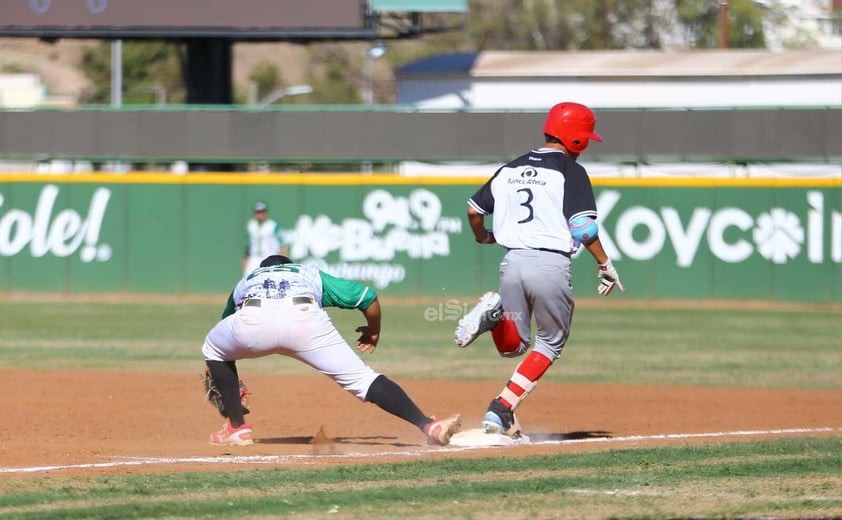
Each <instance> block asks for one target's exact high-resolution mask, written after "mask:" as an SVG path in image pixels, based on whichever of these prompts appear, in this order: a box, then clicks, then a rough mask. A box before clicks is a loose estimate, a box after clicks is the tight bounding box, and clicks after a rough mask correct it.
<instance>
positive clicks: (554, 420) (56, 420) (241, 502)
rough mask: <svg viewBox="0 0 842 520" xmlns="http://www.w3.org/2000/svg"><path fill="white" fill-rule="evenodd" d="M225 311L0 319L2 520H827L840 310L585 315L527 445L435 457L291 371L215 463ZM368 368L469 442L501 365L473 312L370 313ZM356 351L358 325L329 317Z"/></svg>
mask: <svg viewBox="0 0 842 520" xmlns="http://www.w3.org/2000/svg"><path fill="white" fill-rule="evenodd" d="M224 298H225V295H211V296H191V297H176V296H160V297H152V296H144V297H138V296H132V295H96V296H87V297H82V296H76V297H73V298H70V297H62V296H52V297H46V296H33V295H25V294H4V295H2V296H0V323H2V326H0V381H2V383H3V391H2V392H0V412H2V416H3V419H4V420H3V428H2V429H0V518H62V519H65V518H115V519H116V518H121V519H122V518H211V517H212V518H300V519H307V518H337V519H341V518H348V519H350V518H354V519H356V518H399V517H405V518H430V519H432V518H435V519H441V518H464V519H476V518H507V519H526V518H529V519H551V518H839V517H842V320H841V319H840V316H842V308H840V307H839V306H838V305H803V304H771V303H763V302H738V303H733V302H732V303H727V302H685V303H682V302H663V301H661V302H652V301H631V300H629V299H624V298H623V297H619V298H614V297H613V296H612V298H610V299H604V300H596V299H580V300H579V301H578V304H577V309H576V313H575V316H574V320H573V333H572V336H571V339H570V341H569V342H568V344H567V347H566V349H565V351H564V353H563V354H562V357H561V359H560V360H559V361H558V362H557V363H556V364H555V365H554V366H553V367H551V368H550V371H549V372H548V374H547V375H546V376H545V377H544V378H543V379H542V380H541V382H540V384H539V385H538V387H537V388H536V389H535V391H534V392H533V394H532V395H530V397H529V398H528V399H527V400H526V401H524V403H523V405H522V407H521V408H520V409H519V411H518V415H519V418H520V421H521V423H522V426H523V430H524V432H525V433H526V434H527V435H528V436H529V438H530V442H529V443H524V444H518V445H514V446H494V447H487V446H486V447H466V446H458V447H457V446H448V447H436V446H428V445H426V443H425V441H424V436H423V435H422V434H421V433H420V432H419V431H417V430H416V429H415V428H414V427H413V426H411V425H409V424H407V423H404V422H403V421H401V420H399V419H397V418H394V417H392V416H389V415H387V414H385V413H384V412H382V411H380V410H379V409H377V408H376V407H375V406H373V405H370V404H362V403H360V402H358V401H357V400H356V399H355V398H353V397H352V396H351V395H348V394H345V393H344V392H343V391H342V390H340V389H339V388H338V387H337V386H335V385H334V383H333V382H332V381H330V380H329V379H328V378H327V377H325V376H323V375H321V374H318V373H315V372H313V371H312V370H311V369H309V368H308V367H306V366H303V365H300V364H297V362H295V361H293V360H291V359H287V358H283V357H270V358H262V359H256V360H245V361H242V362H240V363H238V366H239V369H240V376H241V378H242V379H243V380H244V381H245V382H246V383H247V384H248V386H249V387H250V388H251V389H252V391H253V392H254V395H253V397H252V400H251V410H252V412H251V414H250V415H248V416H247V419H248V420H249V422H251V423H252V424H253V426H254V434H255V437H256V444H255V445H253V446H247V447H237V448H223V447H216V446H210V445H209V444H208V443H207V436H208V434H209V432H211V431H212V430H215V429H218V427H219V425H220V424H221V423H222V419H221V417H220V416H219V415H218V414H217V412H216V410H215V409H213V408H211V407H210V406H209V405H208V404H207V403H205V402H204V400H203V394H202V386H201V380H200V373H201V372H202V369H203V363H202V357H201V353H200V346H201V343H202V339H203V338H204V335H205V333H206V332H207V330H208V329H209V328H210V327H211V326H212V325H213V324H214V323H215V322H216V320H217V319H218V317H219V315H220V313H221V311H222V307H223V304H224ZM383 303H384V318H383V339H382V340H381V343H380V346H379V347H378V349H377V351H376V352H375V353H374V354H372V355H364V356H363V357H364V359H365V360H366V361H367V362H368V363H369V364H371V365H372V366H373V367H374V368H375V369H376V370H378V371H380V372H383V373H385V374H387V375H388V376H389V377H391V378H392V379H394V380H396V381H397V382H399V383H400V384H401V385H402V386H403V387H404V388H405V389H406V390H407V392H408V393H409V394H410V395H411V396H412V397H413V398H414V399H415V401H416V402H417V403H418V404H419V406H420V407H421V408H422V409H423V410H424V411H425V412H426V413H428V414H434V415H445V414H451V413H456V412H459V413H462V414H463V417H464V428H465V429H471V428H477V427H478V426H479V423H480V421H481V418H482V415H483V413H484V411H485V407H486V406H487V404H488V402H489V400H490V399H491V398H492V397H494V396H495V395H496V393H497V392H498V391H499V390H500V389H501V388H502V385H503V384H504V383H505V382H506V380H507V379H508V377H509V376H510V375H511V373H512V370H513V369H514V367H515V363H516V361H514V360H506V359H502V358H499V357H498V356H497V355H496V352H495V351H494V348H493V346H492V343H491V340H490V338H488V337H481V338H480V339H478V340H477V341H476V342H475V343H473V344H472V345H470V346H469V347H468V348H467V349H458V348H456V347H455V346H454V344H453V342H452V340H451V335H452V332H453V327H454V326H455V324H456V321H455V320H456V318H457V317H458V314H459V313H458V312H454V309H457V310H466V309H468V308H470V306H471V305H473V301H472V300H469V299H458V298H454V299H444V298H443V299H441V300H432V299H431V300H423V301H419V300H415V301H408V300H390V299H384V302H383ZM331 316H332V318H333V319H334V322H335V323H336V325H337V327H338V328H339V330H340V331H341V332H343V334H345V337H346V338H347V339H348V340H349V341H353V340H354V339H355V333H354V328H355V327H356V326H358V325H360V324H362V323H363V321H362V316H361V315H360V314H359V313H358V312H356V311H331Z"/></svg>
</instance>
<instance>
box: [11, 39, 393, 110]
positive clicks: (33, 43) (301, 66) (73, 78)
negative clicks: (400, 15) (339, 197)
mask: <svg viewBox="0 0 842 520" xmlns="http://www.w3.org/2000/svg"><path fill="white" fill-rule="evenodd" d="M96 44H97V40H79V39H65V40H58V41H56V42H55V43H47V42H44V41H40V40H36V39H28V38H0V74H9V73H33V74H37V75H38V76H40V77H41V81H42V82H43V83H44V85H45V86H46V88H47V95H48V96H49V97H72V98H74V99H75V98H78V96H79V95H80V94H81V93H82V92H83V91H84V90H85V89H86V88H88V87H89V82H88V80H87V79H86V78H85V76H84V74H82V72H81V71H80V70H79V68H78V67H79V61H80V59H81V56H82V52H83V51H84V49H85V48H86V47H91V46H94V45H96ZM343 45H344V46H346V51H347V52H348V53H349V55H356V56H359V57H360V61H361V60H362V55H363V48H362V47H361V45H362V44H359V43H346V44H343ZM309 54H310V53H309V51H308V48H307V47H306V46H304V45H295V44H290V43H238V44H235V46H234V58H233V76H234V84H235V86H236V88H238V89H245V88H246V86H247V84H248V77H249V75H250V74H251V72H252V71H253V69H254V67H255V66H256V65H257V64H258V63H261V62H263V61H268V62H269V63H272V64H274V65H275V66H276V67H277V69H278V71H280V73H281V75H282V77H283V79H284V81H285V83H286V84H287V85H297V84H303V83H306V82H307V78H308V72H309V71H308V67H309V66H310V65H309V60H310V55H309ZM385 65H386V64H385V63H378V64H377V67H376V68H375V71H374V73H375V76H376V77H379V76H384V75H385V76H390V73H389V71H387V70H386V66H385Z"/></svg>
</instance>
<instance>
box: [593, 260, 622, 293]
mask: <svg viewBox="0 0 842 520" xmlns="http://www.w3.org/2000/svg"><path fill="white" fill-rule="evenodd" d="M596 276H597V278H599V287H597V289H596V291H597V292H598V293H599V294H601V295H602V296H608V295H609V294H611V291H612V290H613V289H614V286H615V285H616V286H617V287H619V288H620V291H623V292H625V291H626V288H625V287H623V282H621V281H620V275H619V274H617V270H616V269H614V264H612V263H611V260H608V261H606V262H605V263H604V264H599V267H598V268H597V270H596Z"/></svg>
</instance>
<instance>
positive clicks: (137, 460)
mask: <svg viewBox="0 0 842 520" xmlns="http://www.w3.org/2000/svg"><path fill="white" fill-rule="evenodd" d="M802 433H805V434H812V433H840V434H842V428H834V427H827V428H790V429H782V430H745V431H733V432H709V433H669V434H658V435H630V436H626V437H591V438H587V439H568V440H547V441H533V442H530V443H529V444H521V445H518V446H536V445H541V446H546V445H552V444H555V445H559V446H561V445H568V444H589V443H622V442H635V441H659V440H683V439H705V438H716V437H747V436H757V435H764V436H776V435H793V434H802ZM488 448H499V446H478V447H454V446H449V447H445V448H441V450H445V451H471V450H478V449H488ZM441 450H435V451H431V450H418V451H392V452H382V451H381V452H377V453H342V454H326V455H316V454H311V455H250V456H233V457H231V456H221V457H174V458H169V457H128V456H126V457H122V456H118V457H115V458H116V459H119V460H113V461H111V462H92V463H87V464H66V465H56V466H27V467H18V468H2V467H0V474H3V473H6V474H15V473H40V472H45V471H58V470H68V469H91V468H93V469H97V468H117V467H125V466H148V465H156V464H160V465H166V464H202V463H205V464H280V463H285V462H297V463H299V464H300V463H302V462H303V463H305V464H307V463H312V462H316V461H319V460H325V459H347V458H365V457H372V458H374V457H383V456H392V457H396V456H406V457H417V456H419V455H424V454H430V453H439V452H440V451H441Z"/></svg>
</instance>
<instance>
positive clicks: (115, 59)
mask: <svg viewBox="0 0 842 520" xmlns="http://www.w3.org/2000/svg"><path fill="white" fill-rule="evenodd" d="M122 105H123V40H112V41H111V106H112V107H115V108H117V107H120V106H122Z"/></svg>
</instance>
